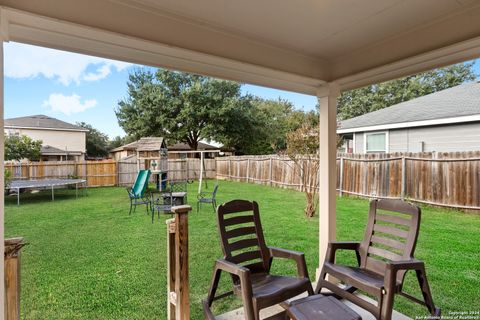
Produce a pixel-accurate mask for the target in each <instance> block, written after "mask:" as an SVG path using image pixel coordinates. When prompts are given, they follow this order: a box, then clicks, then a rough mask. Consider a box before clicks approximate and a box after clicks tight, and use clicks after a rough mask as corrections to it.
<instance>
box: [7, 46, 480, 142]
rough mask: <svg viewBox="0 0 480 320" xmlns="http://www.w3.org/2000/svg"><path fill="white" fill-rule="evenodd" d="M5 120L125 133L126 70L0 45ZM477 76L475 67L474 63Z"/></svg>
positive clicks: (305, 100) (259, 91)
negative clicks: (121, 105)
mask: <svg viewBox="0 0 480 320" xmlns="http://www.w3.org/2000/svg"><path fill="white" fill-rule="evenodd" d="M4 50H5V51H4V59H5V64H4V65H5V81H4V82H5V118H13V117H21V116H27V115H34V114H45V115H48V116H51V117H55V118H58V119H61V120H64V121H67V122H71V123H75V122H80V121H84V122H87V123H89V124H91V125H92V126H93V127H95V128H97V129H99V130H100V131H102V132H104V133H106V134H108V135H109V136H110V137H111V138H113V137H115V136H117V135H120V136H123V135H124V134H125V133H124V132H123V130H122V129H121V128H120V127H119V126H118V123H117V118H116V116H115V113H114V109H115V107H116V106H117V103H118V101H119V100H121V99H123V98H125V97H126V96H127V86H126V83H127V79H128V73H129V71H130V70H131V69H132V68H134V67H135V66H134V65H132V64H129V63H125V62H119V61H112V60H107V59H103V58H97V57H91V56H86V55H80V54H74V53H69V52H63V51H58V50H53V49H47V48H41V47H36V46H30V45H25V44H19V43H14V42H10V43H6V44H5V45H4ZM475 71H476V73H477V75H478V74H480V63H478V62H477V63H476V64H475ZM242 91H243V92H244V93H247V92H248V93H251V94H254V95H257V96H261V97H264V98H272V99H277V98H279V97H281V98H282V99H286V100H289V101H291V102H292V103H293V104H294V105H295V107H296V108H298V109H303V110H312V109H313V108H314V107H315V105H316V103H317V100H316V98H315V97H313V96H308V95H303V94H296V93H292V92H287V91H281V90H275V89H269V88H264V87H259V86H253V85H244V86H243V87H242Z"/></svg>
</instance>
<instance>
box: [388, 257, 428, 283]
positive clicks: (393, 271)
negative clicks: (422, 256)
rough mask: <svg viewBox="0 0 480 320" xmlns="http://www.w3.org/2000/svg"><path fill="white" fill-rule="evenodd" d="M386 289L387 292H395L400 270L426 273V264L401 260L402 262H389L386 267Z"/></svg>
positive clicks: (411, 260) (415, 260) (414, 260)
mask: <svg viewBox="0 0 480 320" xmlns="http://www.w3.org/2000/svg"><path fill="white" fill-rule="evenodd" d="M385 267H386V268H385V277H384V280H383V282H384V284H383V286H384V288H385V289H387V290H391V291H393V290H394V287H395V282H396V278H397V272H398V271H400V270H407V271H408V270H416V271H423V272H424V271H425V264H424V263H423V261H420V260H417V259H410V260H401V261H387V262H386V266H385Z"/></svg>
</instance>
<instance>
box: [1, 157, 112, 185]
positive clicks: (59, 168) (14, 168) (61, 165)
mask: <svg viewBox="0 0 480 320" xmlns="http://www.w3.org/2000/svg"><path fill="white" fill-rule="evenodd" d="M5 169H7V170H9V171H10V172H11V173H12V179H14V180H18V179H21V180H30V179H33V180H41V179H55V178H76V177H78V178H81V179H85V180H87V186H88V187H99V186H114V185H116V184H117V163H116V161H113V160H102V161H79V162H76V161H42V162H27V163H23V162H20V163H19V162H6V163H5Z"/></svg>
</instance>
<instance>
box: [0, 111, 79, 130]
mask: <svg viewBox="0 0 480 320" xmlns="http://www.w3.org/2000/svg"><path fill="white" fill-rule="evenodd" d="M5 127H22V128H25V127H27V128H39V129H42V128H43V129H44V128H48V129H60V130H61V129H65V130H76V131H88V130H87V129H84V128H82V127H80V126H77V125H74V124H71V123H68V122H65V121H62V120H58V119H55V118H51V117H48V116H45V115H41V114H40V115H35V116H27V117H19V118H10V119H5Z"/></svg>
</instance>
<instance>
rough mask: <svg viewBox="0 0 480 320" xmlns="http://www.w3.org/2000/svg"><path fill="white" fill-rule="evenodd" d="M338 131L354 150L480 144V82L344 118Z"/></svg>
mask: <svg viewBox="0 0 480 320" xmlns="http://www.w3.org/2000/svg"><path fill="white" fill-rule="evenodd" d="M337 133H338V134H340V135H341V136H343V137H344V138H345V139H346V140H347V143H346V148H345V149H346V150H344V151H346V152H353V153H379V152H381V153H383V152H387V153H388V152H427V151H436V152H453V151H475V150H480V82H474V83H468V84H463V85H459V86H456V87H453V88H450V89H446V90H442V91H438V92H435V93H432V94H429V95H426V96H423V97H420V98H416V99H413V100H410V101H406V102H402V103H399V104H396V105H393V106H391V107H388V108H385V109H382V110H378V111H374V112H370V113H367V114H364V115H362V116H359V117H355V118H352V119H348V120H344V121H341V122H340V125H339V128H338V130H337Z"/></svg>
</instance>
